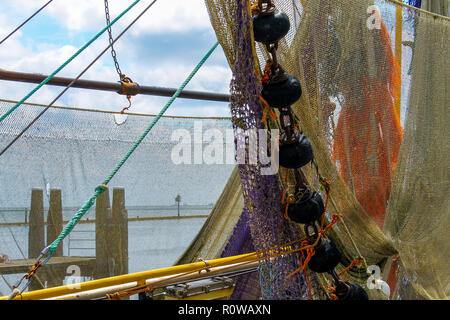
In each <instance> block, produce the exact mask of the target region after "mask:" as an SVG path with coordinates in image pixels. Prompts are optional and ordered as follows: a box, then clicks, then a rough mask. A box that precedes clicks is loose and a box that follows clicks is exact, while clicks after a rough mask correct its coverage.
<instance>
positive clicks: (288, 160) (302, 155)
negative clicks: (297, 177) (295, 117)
mask: <svg viewBox="0 0 450 320" xmlns="http://www.w3.org/2000/svg"><path fill="white" fill-rule="evenodd" d="M279 157H280V165H281V166H282V167H285V168H289V169H298V168H300V167H303V166H304V165H306V164H308V163H309V162H310V161H312V160H313V159H314V154H313V149H312V145H311V142H310V141H309V139H308V137H307V136H304V135H302V136H301V137H300V139H299V140H298V141H297V142H294V143H292V144H286V143H281V145H280V153H279Z"/></svg>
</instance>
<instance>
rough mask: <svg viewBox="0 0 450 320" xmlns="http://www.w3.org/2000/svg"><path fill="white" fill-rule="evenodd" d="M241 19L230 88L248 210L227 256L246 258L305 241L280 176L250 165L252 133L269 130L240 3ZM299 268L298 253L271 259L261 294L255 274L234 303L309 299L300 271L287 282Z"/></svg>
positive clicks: (264, 265)
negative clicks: (288, 209) (291, 217)
mask: <svg viewBox="0 0 450 320" xmlns="http://www.w3.org/2000/svg"><path fill="white" fill-rule="evenodd" d="M235 17H236V19H235V20H236V27H235V29H234V30H233V36H234V41H235V43H234V48H235V49H236V57H235V58H236V63H235V65H234V66H233V79H232V81H231V84H230V89H231V90H230V91H231V94H232V97H231V114H232V121H233V129H234V133H235V144H236V150H238V146H245V147H244V149H245V151H246V162H245V164H239V165H238V166H239V175H240V179H241V185H242V190H243V195H244V200H245V209H244V211H243V214H242V217H241V219H240V221H239V223H238V224H237V225H236V227H235V230H234V232H233V235H232V237H231V238H230V240H229V243H228V245H227V246H226V248H225V250H224V252H223V254H222V256H228V255H231V254H241V253H245V252H246V250H255V251H261V250H266V249H269V248H272V247H274V246H277V245H280V244H284V243H287V242H289V241H292V240H296V239H299V238H301V237H302V234H301V232H300V231H299V229H298V228H297V227H296V226H295V224H294V223H291V222H289V221H287V220H285V219H284V218H283V214H282V207H281V197H282V192H281V188H280V185H279V181H278V175H277V174H275V175H261V168H262V164H261V163H260V162H259V160H258V162H257V163H256V164H249V161H248V150H249V139H248V136H247V135H246V131H247V130H249V129H263V128H264V125H263V124H262V123H261V118H262V113H261V108H260V106H259V104H258V101H259V94H260V91H261V87H260V80H259V79H258V77H257V75H256V74H255V64H254V57H253V50H252V39H251V32H252V30H251V24H250V19H251V17H250V16H249V14H248V11H247V1H245V0H238V1H237V5H236V12H235ZM298 267H299V257H298V256H297V255H296V254H290V255H286V256H283V257H276V258H272V259H269V260H265V261H263V262H261V264H260V266H259V289H260V295H259V296H258V295H256V294H255V292H254V291H255V289H256V288H255V284H254V283H255V279H254V278H252V277H255V274H256V273H253V274H251V275H246V276H242V282H240V283H238V286H237V287H236V288H235V292H234V294H233V297H232V298H234V299H239V298H244V297H246V298H251V299H255V298H259V297H261V298H262V299H265V300H266V299H275V300H287V299H306V298H307V296H308V285H307V284H306V281H305V276H304V274H303V273H302V272H299V273H297V274H295V275H294V276H292V277H290V278H289V279H287V275H289V274H290V273H291V272H292V271H294V270H295V269H297V268H298ZM313 286H315V281H314V278H313Z"/></svg>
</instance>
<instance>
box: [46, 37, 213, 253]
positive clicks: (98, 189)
mask: <svg viewBox="0 0 450 320" xmlns="http://www.w3.org/2000/svg"><path fill="white" fill-rule="evenodd" d="M218 45H219V42H216V43H215V44H214V45H213V47H212V48H211V49H210V50H209V51H208V52H207V53H206V55H205V56H204V57H203V58H202V59H201V60H200V62H199V63H198V65H197V66H196V67H195V68H194V70H193V71H192V72H191V74H190V75H189V76H188V77H187V78H186V80H185V81H184V82H183V83H182V84H181V86H180V87H179V88H178V90H177V91H176V92H175V93H174V94H173V96H172V97H171V98H170V99H169V101H168V102H167V104H166V105H165V106H164V107H163V108H162V109H161V111H160V112H159V114H158V115H157V116H156V117H155V119H154V120H153V121H152V123H150V125H149V126H148V127H147V129H146V130H145V131H144V132H143V133H142V135H141V136H140V137H139V138H138V139H137V140H136V142H135V143H134V144H133V146H132V147H131V148H130V150H129V151H128V152H127V153H126V154H125V156H124V157H123V159H122V160H121V161H120V162H119V163H118V164H117V165H116V167H115V168H114V169H113V171H112V172H111V173H110V174H109V175H108V176H107V177H106V179H105V180H104V181H103V183H102V184H101V185H99V186H98V187H96V188H95V192H94V194H93V195H92V196H91V197H90V198H89V199H88V200H87V201H86V202H85V203H84V205H83V206H82V207H81V209H80V210H78V212H77V213H76V214H75V216H74V217H73V218H72V219H71V220H70V222H69V223H68V224H67V225H66V226H65V227H64V229H63V230H62V232H61V233H60V235H59V236H58V238H56V240H55V241H53V242H52V243H51V244H50V246H49V250H48V252H49V253H50V254H51V253H53V252H54V251H55V250H56V248H57V247H58V245H59V244H60V243H61V241H62V240H63V239H64V238H65V237H66V236H67V235H68V234H69V233H70V232H71V231H72V229H73V228H74V227H75V225H76V224H77V223H78V221H79V220H80V219H81V218H82V217H83V216H84V215H85V214H86V212H87V211H88V210H89V209H90V208H91V207H92V206H93V205H94V203H95V200H96V199H97V197H98V196H99V195H100V194H102V193H103V192H104V191H105V190H106V189H107V188H108V187H107V184H108V183H109V182H110V181H111V179H112V178H113V177H114V176H115V174H116V173H117V172H118V171H119V170H120V168H121V167H122V166H123V164H124V163H125V162H126V161H127V160H128V158H129V157H130V156H131V154H132V153H133V152H134V151H135V150H136V148H137V147H138V146H139V144H140V143H141V142H142V141H143V140H144V138H145V137H146V136H147V134H148V133H149V132H150V131H151V130H152V128H153V127H154V126H155V124H156V123H157V122H158V121H159V119H160V118H161V117H162V116H163V114H164V113H165V112H166V111H167V109H168V108H169V107H170V106H171V105H172V103H173V102H174V101H175V99H176V98H177V97H178V96H179V95H180V94H181V92H182V91H183V89H184V88H185V87H186V85H187V84H188V83H189V81H191V79H192V78H193V77H194V75H195V74H196V73H197V71H198V70H199V69H200V67H201V66H202V65H203V64H204V63H205V61H206V60H207V59H208V58H209V56H210V55H211V54H212V53H213V51H214V50H215V49H216V48H217V46H218Z"/></svg>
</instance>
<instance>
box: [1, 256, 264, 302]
mask: <svg viewBox="0 0 450 320" xmlns="http://www.w3.org/2000/svg"><path fill="white" fill-rule="evenodd" d="M257 258H258V257H257V254H256V253H248V254H242V255H238V256H232V257H226V258H220V259H213V260H209V261H207V262H208V268H213V267H219V266H226V265H231V264H236V263H239V262H246V261H252V260H255V259H257ZM43 268H45V266H44V267H43ZM200 268H205V262H203V261H202V262H196V263H190V264H183V265H178V266H172V267H168V268H161V269H155V270H149V271H142V272H136V273H131V274H124V275H120V276H116V277H110V278H103V279H97V280H92V281H87V282H80V283H77V284H76V285H74V284H71V285H65V286H60V287H53V288H47V289H42V290H35V291H30V292H24V293H22V295H20V296H16V297H15V298H14V300H41V299H48V298H53V297H59V296H63V295H69V294H74V293H78V292H83V291H88V290H95V289H99V288H104V287H110V286H115V285H121V284H125V283H130V282H135V281H136V282H141V283H142V282H143V281H146V280H148V279H153V278H160V277H165V276H171V275H176V274H180V273H186V272H194V271H196V270H199V269H200ZM38 273H39V271H38ZM7 299H8V296H3V297H0V300H7Z"/></svg>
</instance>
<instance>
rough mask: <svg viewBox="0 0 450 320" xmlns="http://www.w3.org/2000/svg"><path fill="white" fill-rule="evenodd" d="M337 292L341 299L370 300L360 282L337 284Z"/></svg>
mask: <svg viewBox="0 0 450 320" xmlns="http://www.w3.org/2000/svg"><path fill="white" fill-rule="evenodd" d="M335 293H336V296H337V297H338V298H339V300H347V301H357V300H369V296H368V295H367V292H366V291H365V290H364V289H363V288H362V287H361V286H360V285H359V284H356V283H350V282H340V283H338V284H337V286H336V292H335Z"/></svg>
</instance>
